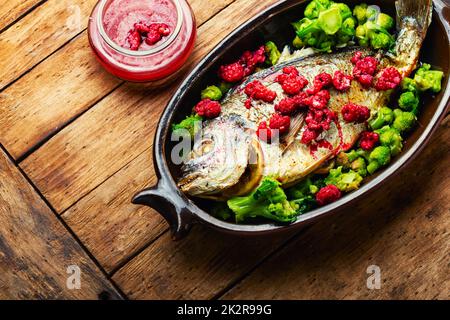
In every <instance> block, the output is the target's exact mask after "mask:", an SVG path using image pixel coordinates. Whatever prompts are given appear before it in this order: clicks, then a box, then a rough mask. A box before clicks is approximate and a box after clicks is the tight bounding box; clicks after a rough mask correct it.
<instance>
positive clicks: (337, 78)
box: [333, 71, 353, 91]
mask: <svg viewBox="0 0 450 320" xmlns="http://www.w3.org/2000/svg"><path fill="white" fill-rule="evenodd" d="M352 80H353V77H352V76H350V75H346V74H345V73H343V72H342V71H336V72H335V73H334V77H333V86H334V87H335V88H336V90H339V91H346V90H348V89H350V87H351V85H352Z"/></svg>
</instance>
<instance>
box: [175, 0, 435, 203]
mask: <svg viewBox="0 0 450 320" xmlns="http://www.w3.org/2000/svg"><path fill="white" fill-rule="evenodd" d="M396 8H397V15H398V17H397V21H398V25H397V28H398V34H399V35H398V38H397V42H396V46H395V48H394V53H388V52H382V51H379V52H375V51H371V50H370V49H367V48H357V47H355V48H347V49H344V50H342V51H340V52H337V53H332V54H313V55H308V56H306V57H301V58H297V59H294V60H290V61H287V62H284V63H282V64H279V65H276V66H274V67H272V68H270V69H267V70H263V71H261V72H259V73H256V74H254V75H252V76H250V77H249V78H248V79H247V80H246V81H244V83H242V84H241V85H239V86H237V87H236V88H234V89H233V90H232V91H231V92H230V93H229V94H228V95H227V96H226V97H225V98H224V100H223V101H222V114H221V116H220V117H219V118H216V119H212V120H208V121H205V123H204V124H203V131H205V132H206V133H207V135H208V133H211V132H214V133H215V134H217V135H222V139H220V138H216V140H217V141H220V140H222V141H227V149H226V151H224V149H221V148H218V149H217V150H219V151H220V152H217V151H213V152H209V156H206V155H205V153H200V155H199V154H198V150H197V151H196V149H195V148H194V151H193V152H192V153H191V155H190V159H189V160H188V161H187V162H186V163H185V165H184V166H183V168H182V172H183V176H182V178H181V179H180V181H179V186H180V188H181V190H182V191H184V192H186V193H188V194H190V195H193V196H197V197H204V198H211V197H217V198H221V199H223V198H229V197H232V196H233V195H237V194H233V193H232V192H229V191H230V190H233V192H237V193H238V190H239V186H240V185H241V184H245V183H244V182H243V181H244V180H245V181H247V180H249V179H248V177H246V179H243V177H244V176H245V174H244V173H245V172H246V168H247V167H248V166H249V165H251V164H252V163H251V159H250V153H251V147H252V145H254V144H255V143H256V144H259V148H260V150H261V151H262V155H263V156H262V157H259V158H258V159H260V161H262V162H263V163H262V164H261V163H260V164H259V165H260V166H261V167H262V170H259V171H255V173H254V174H258V175H261V176H274V177H277V179H278V180H279V181H280V182H281V183H282V184H283V185H284V186H290V185H293V184H295V183H297V182H299V181H300V180H302V179H303V178H304V177H305V176H307V175H308V174H310V173H311V172H314V171H315V170H317V169H318V168H320V167H321V166H322V165H323V164H324V163H325V162H326V161H328V160H330V159H331V158H332V157H334V156H335V155H336V154H337V153H338V152H340V151H342V150H346V149H348V148H350V147H352V146H353V145H354V144H355V143H356V141H357V139H358V137H359V135H360V134H361V132H362V131H364V130H366V129H367V128H366V124H354V123H346V122H345V121H344V120H343V118H342V115H341V109H342V107H343V106H344V105H345V104H346V103H348V102H352V103H355V104H358V105H364V106H367V107H368V108H369V109H370V110H371V112H376V111H377V110H378V109H379V108H381V107H383V106H384V105H386V104H387V102H388V100H389V98H390V95H391V93H392V92H391V91H377V90H376V89H375V88H368V89H367V88H363V87H362V86H361V85H360V84H359V83H358V82H357V81H352V86H351V88H350V89H349V90H348V91H347V92H344V93H342V92H338V91H336V90H334V89H330V95H331V99H330V101H329V105H328V107H329V108H330V109H331V110H332V111H335V112H336V114H337V115H338V120H337V121H336V122H335V123H332V124H331V128H330V129H329V130H328V131H326V132H323V133H322V134H321V136H319V138H318V140H325V141H327V142H328V146H327V147H324V146H316V150H315V151H314V152H311V146H309V145H305V144H302V143H301V142H300V138H301V136H302V133H303V131H304V129H305V128H304V126H302V125H301V124H302V120H303V117H304V116H305V115H304V114H302V113H299V114H297V115H296V116H295V117H294V118H293V119H292V121H293V122H294V123H296V124H300V125H299V128H300V129H299V130H298V132H297V130H291V132H290V133H289V134H288V136H287V137H284V138H283V140H281V141H280V143H272V144H268V143H265V142H262V141H259V140H257V141H256V142H255V137H256V134H255V132H256V129H257V127H258V124H259V123H260V122H262V121H267V120H268V119H269V118H270V116H271V115H272V114H273V113H274V112H275V111H274V106H275V105H276V104H277V103H278V102H279V101H280V100H281V99H283V98H285V97H286V95H285V93H284V92H283V89H282V88H281V86H280V85H279V84H278V83H277V82H276V80H275V79H276V77H277V75H279V74H280V73H281V72H282V69H283V68H284V67H285V66H295V67H296V68H297V69H298V71H299V73H300V74H301V75H302V76H304V77H306V78H307V79H308V81H309V83H310V84H312V83H313V79H314V77H315V76H316V75H317V74H320V73H323V72H326V73H329V74H334V72H335V71H338V70H340V71H343V72H344V73H346V74H351V73H352V70H353V64H352V63H351V61H350V59H351V57H352V56H353V55H354V53H355V52H356V51H361V52H362V53H363V55H372V56H376V57H377V59H378V60H379V62H380V63H379V70H381V69H383V68H386V67H390V66H393V67H396V68H397V69H398V70H399V71H400V73H401V75H402V76H403V77H405V76H408V75H409V74H410V73H411V72H412V70H414V69H415V67H416V64H417V61H418V59H419V54H420V48H421V44H422V42H423V39H424V37H425V34H426V30H427V28H428V26H429V24H430V22H431V10H432V3H431V0H418V1H398V2H397V3H396ZM253 80H259V81H261V82H262V83H263V84H264V85H265V86H267V87H268V88H269V89H270V90H273V91H275V92H277V98H276V100H275V101H274V102H273V103H266V102H262V101H259V100H255V101H253V107H252V108H250V109H247V108H245V106H244V103H245V101H246V100H247V98H248V97H247V96H246V95H245V93H244V88H245V86H246V84H248V83H249V82H251V81H253ZM230 121H232V122H235V123H234V124H229V123H228V122H230ZM238 135H239V136H240V137H239V138H238ZM207 140H208V138H206V140H205V141H207ZM204 144H205V142H200V144H199V145H204ZM329 145H331V147H329ZM197 149H198V148H197ZM225 158H227V159H225ZM258 178H260V177H252V179H250V180H251V181H253V182H254V181H257V180H258ZM241 179H242V180H241ZM245 187H246V186H243V188H244V189H245Z"/></svg>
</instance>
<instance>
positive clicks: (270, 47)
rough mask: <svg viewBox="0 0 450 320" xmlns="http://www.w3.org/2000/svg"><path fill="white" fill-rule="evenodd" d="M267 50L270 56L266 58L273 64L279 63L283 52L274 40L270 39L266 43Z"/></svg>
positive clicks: (267, 54)
mask: <svg viewBox="0 0 450 320" xmlns="http://www.w3.org/2000/svg"><path fill="white" fill-rule="evenodd" d="M265 51H266V56H267V58H268V59H266V61H267V62H268V63H269V64H270V65H272V66H273V65H275V64H277V62H278V60H279V59H280V56H281V53H280V51H279V50H278V48H277V45H276V44H275V43H274V42H272V41H268V42H267V43H266V45H265Z"/></svg>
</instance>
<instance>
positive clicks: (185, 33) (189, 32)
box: [88, 0, 196, 82]
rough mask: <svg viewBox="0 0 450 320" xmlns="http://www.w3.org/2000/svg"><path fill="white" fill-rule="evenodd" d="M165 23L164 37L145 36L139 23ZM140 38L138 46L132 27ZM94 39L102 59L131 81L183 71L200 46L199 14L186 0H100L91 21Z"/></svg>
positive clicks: (97, 51) (94, 45) (106, 67)
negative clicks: (149, 38)
mask: <svg viewBox="0 0 450 320" xmlns="http://www.w3.org/2000/svg"><path fill="white" fill-rule="evenodd" d="M139 23H144V24H147V25H152V24H164V25H165V26H167V27H168V29H169V30H168V32H165V33H164V34H161V36H160V39H159V38H158V41H145V40H146V37H147V36H150V35H147V34H146V33H143V32H141V33H140V36H141V37H142V38H141V39H139V38H138V36H137V34H136V24H139ZM132 32H134V33H135V40H136V41H137V42H138V43H139V44H138V45H134V47H133V48H132V47H131V45H130V40H129V39H130V37H129V35H130V33H132ZM88 34H89V42H90V45H91V47H92V49H93V50H94V53H95V54H96V56H97V58H98V60H99V61H100V63H101V64H102V65H103V66H104V67H105V69H106V70H108V71H109V72H110V73H112V74H114V75H115V76H117V77H119V78H122V79H124V80H127V81H133V82H150V81H156V80H160V79H163V78H166V77H168V76H169V75H172V74H174V73H175V72H177V71H179V70H180V69H181V68H182V66H183V64H184V63H185V62H186V60H187V58H188V57H189V55H190V53H191V52H192V50H193V48H194V42H195V38H196V24H195V18H194V15H193V13H192V11H191V8H190V7H189V4H188V3H187V2H186V0H100V1H99V2H98V3H97V5H96V6H95V8H94V10H93V11H92V14H91V17H90V19H89V26H88Z"/></svg>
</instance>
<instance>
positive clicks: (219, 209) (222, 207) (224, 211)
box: [211, 202, 233, 220]
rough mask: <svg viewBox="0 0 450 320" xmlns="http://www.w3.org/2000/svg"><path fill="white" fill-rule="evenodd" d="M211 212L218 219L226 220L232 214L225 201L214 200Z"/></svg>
mask: <svg viewBox="0 0 450 320" xmlns="http://www.w3.org/2000/svg"><path fill="white" fill-rule="evenodd" d="M211 214H212V215H213V216H214V217H216V218H218V219H222V220H228V219H230V218H231V216H232V215H233V211H231V210H230V208H228V206H227V204H226V203H225V202H216V203H214V205H213V207H212V209H211Z"/></svg>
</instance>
